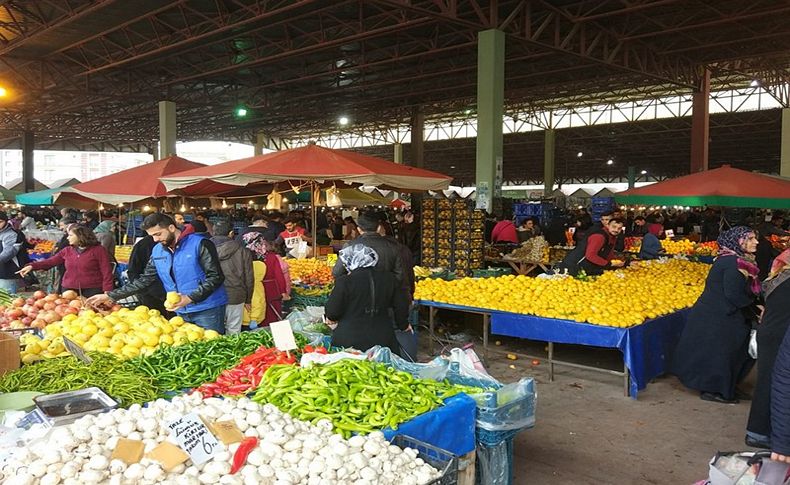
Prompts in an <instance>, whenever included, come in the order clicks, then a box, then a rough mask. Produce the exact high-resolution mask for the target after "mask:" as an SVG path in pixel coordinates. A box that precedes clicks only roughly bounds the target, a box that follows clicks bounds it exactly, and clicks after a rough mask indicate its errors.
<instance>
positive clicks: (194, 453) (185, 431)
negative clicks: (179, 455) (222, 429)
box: [167, 413, 219, 465]
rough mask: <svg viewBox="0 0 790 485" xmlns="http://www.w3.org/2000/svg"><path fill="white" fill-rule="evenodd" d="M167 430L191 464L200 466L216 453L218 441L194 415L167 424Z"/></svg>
mask: <svg viewBox="0 0 790 485" xmlns="http://www.w3.org/2000/svg"><path fill="white" fill-rule="evenodd" d="M167 429H169V430H170V436H172V437H173V438H174V439H175V440H176V443H177V444H178V446H179V447H181V449H182V450H184V451H186V452H187V454H188V455H189V458H190V459H191V460H192V463H194V464H195V465H201V464H203V463H205V462H207V461H208V460H210V459H211V457H212V456H214V454H215V453H216V450H217V446H218V445H219V441H217V438H215V437H214V435H213V434H211V431H209V429H208V427H207V426H206V425H205V423H203V420H201V419H200V416H198V415H197V414H195V413H189V414H185V415H184V416H182V417H180V418H178V419H176V420H175V421H170V422H169V423H167Z"/></svg>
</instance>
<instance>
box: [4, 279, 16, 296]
mask: <svg viewBox="0 0 790 485" xmlns="http://www.w3.org/2000/svg"><path fill="white" fill-rule="evenodd" d="M17 283H19V280H18V279H15V280H0V288H2V289H4V290H5V291H7V292H8V293H9V294H11V295H13V294H14V293H16V287H17Z"/></svg>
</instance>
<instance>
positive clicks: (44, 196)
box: [16, 187, 63, 205]
mask: <svg viewBox="0 0 790 485" xmlns="http://www.w3.org/2000/svg"><path fill="white" fill-rule="evenodd" d="M59 192H63V187H58V188H56V189H46V190H39V191H37V192H28V193H26V194H16V203H17V204H22V205H53V203H54V200H53V199H54V197H55V194H57V193H59Z"/></svg>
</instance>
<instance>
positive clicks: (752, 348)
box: [749, 329, 757, 359]
mask: <svg viewBox="0 0 790 485" xmlns="http://www.w3.org/2000/svg"><path fill="white" fill-rule="evenodd" d="M749 355H750V356H751V358H752V359H756V358H757V330H755V329H752V333H751V334H749Z"/></svg>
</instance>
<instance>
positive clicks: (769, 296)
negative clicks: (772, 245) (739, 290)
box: [746, 249, 790, 448]
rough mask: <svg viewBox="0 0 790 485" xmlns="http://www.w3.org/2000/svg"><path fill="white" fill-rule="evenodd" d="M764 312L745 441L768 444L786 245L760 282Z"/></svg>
mask: <svg viewBox="0 0 790 485" xmlns="http://www.w3.org/2000/svg"><path fill="white" fill-rule="evenodd" d="M763 298H765V312H764V313H763V318H762V321H761V322H760V324H759V325H758V326H757V355H758V357H759V358H758V359H757V385H756V386H755V388H754V397H753V398H752V408H751V410H750V411H749V423H748V424H747V425H746V444H747V445H749V446H754V447H758V448H770V447H771V442H770V438H769V437H770V435H771V426H770V423H771V375H772V374H773V370H774V363H775V362H776V356H777V354H778V353H779V347H780V345H781V343H782V339H784V337H785V334H786V333H787V329H788V327H790V249H787V250H785V251H784V252H783V253H782V254H780V255H779V256H777V257H776V259H774V262H773V264H772V265H771V271H770V273H769V275H768V278H767V279H766V280H765V282H763Z"/></svg>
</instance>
